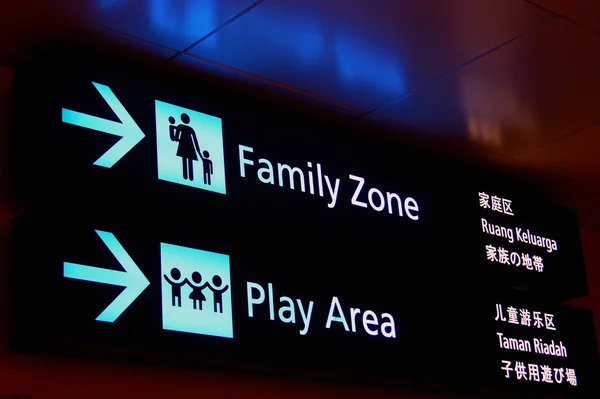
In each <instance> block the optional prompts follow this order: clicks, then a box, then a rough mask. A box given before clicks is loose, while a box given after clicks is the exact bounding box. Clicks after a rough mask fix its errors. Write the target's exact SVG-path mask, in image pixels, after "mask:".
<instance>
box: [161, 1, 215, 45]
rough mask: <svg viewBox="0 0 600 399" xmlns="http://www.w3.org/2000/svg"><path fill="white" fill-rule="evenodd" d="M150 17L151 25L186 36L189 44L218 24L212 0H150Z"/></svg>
mask: <svg viewBox="0 0 600 399" xmlns="http://www.w3.org/2000/svg"><path fill="white" fill-rule="evenodd" d="M150 18H151V24H152V26H154V27H155V28H157V29H159V30H161V31H163V32H168V33H171V34H176V35H177V36H184V37H187V40H189V44H192V43H193V42H194V41H195V40H198V39H200V37H202V36H203V35H206V34H207V33H209V32H210V31H212V30H213V29H215V28H216V27H217V26H218V25H219V24H218V22H217V15H216V4H215V1H214V0H187V1H184V0H182V1H173V0H151V1H150Z"/></svg>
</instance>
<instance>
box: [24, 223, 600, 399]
mask: <svg viewBox="0 0 600 399" xmlns="http://www.w3.org/2000/svg"><path fill="white" fill-rule="evenodd" d="M208 220H209V222H208V223H207V225H210V224H209V223H210V221H211V219H210V218H209V219H208ZM134 225H135V223H131V221H129V220H123V219H121V220H117V219H116V218H112V217H110V216H108V215H103V216H102V217H98V219H97V220H96V221H93V222H90V223H87V222H82V221H81V218H79V220H78V221H73V220H70V219H67V218H65V217H62V216H58V215H56V216H53V217H49V216H42V215H36V214H31V215H29V216H24V217H21V218H20V219H17V220H16V221H15V229H14V239H15V244H16V245H15V252H14V254H15V260H16V268H15V270H16V272H15V276H14V277H15V279H14V287H19V289H17V290H16V292H15V295H14V299H15V301H16V303H17V304H18V306H17V307H18V309H19V312H17V313H16V314H15V320H14V328H15V330H14V331H13V337H14V342H13V343H14V345H15V347H16V348H18V349H23V350H30V351H31V350H34V351H51V352H56V351H59V353H65V352H67V353H71V354H74V355H82V354H83V355H94V356H98V355H101V356H106V357H109V358H117V359H122V358H127V359H137V360H139V359H142V360H145V361H158V362H161V363H162V362H167V363H168V364H170V363H176V364H178V365H180V366H181V365H184V366H189V367H197V368H208V369H234V370H243V371H261V372H265V371H267V372H275V371H276V372H277V373H284V374H289V375H295V376H298V375H299V376H304V377H310V378H335V379H340V380H341V381H345V380H349V379H350V380H352V381H354V382H378V383H385V384H403V383H407V382H408V381H411V382H412V383H415V381H416V382H419V381H434V382H446V383H448V384H450V383H451V384H452V385H453V386H454V387H456V388H465V389H468V390H477V389H480V388H483V387H489V386H495V387H499V388H508V389H517V390H520V391H524V392H545V393H561V394H565V395H567V396H586V395H588V394H591V393H593V392H594V389H595V382H594V381H595V375H596V373H597V371H598V368H597V348H596V346H595V336H594V329H593V321H592V317H591V314H590V312H588V311H583V310H580V309H572V308H565V307H558V306H551V305H548V304H545V303H539V302H535V301H531V300H530V299H526V298H522V297H519V296H516V295H514V294H513V295H507V294H502V293H498V292H493V291H486V290H485V289H483V288H484V287H476V288H474V289H469V290H468V291H467V290H459V289H450V288H449V287H445V286H444V285H443V284H441V283H438V284H435V292H434V293H428V292H427V291H425V290H423V287H420V286H418V285H416V284H414V282H413V281H412V280H410V279H406V278H405V277H404V276H405V274H404V273H402V272H400V271H393V270H390V271H386V272H385V274H384V271H383V270H381V269H378V268H376V267H373V266H370V264H369V260H368V259H366V258H364V259H357V260H356V261H357V262H361V263H362V262H364V265H365V266H364V268H358V267H353V268H344V267H341V266H340V265H339V264H337V262H339V260H338V259H336V258H335V257H333V256H324V257H323V258H322V259H321V260H320V261H315V259H314V258H313V256H314V254H313V253H310V252H305V253H303V252H301V251H297V250H296V249H295V248H296V246H295V244H294V243H291V242H289V241H288V240H287V239H286V238H285V237H281V236H280V235H279V234H278V233H277V232H276V231H273V233H271V234H269V235H264V236H263V239H265V240H266V242H268V243H269V245H268V248H267V250H265V249H260V248H253V247H251V246H245V245H239V244H236V243H239V242H243V241H245V239H244V236H245V232H244V231H243V229H240V231H231V230H228V231H212V232H210V231H205V230H206V229H204V230H203V229H200V231H198V232H197V233H196V234H194V231H195V230H194V229H190V228H189V227H186V228H183V229H181V230H180V231H169V229H168V228H167V227H166V226H165V225H162V224H157V223H149V224H145V225H137V226H136V227H135V228H132V227H131V226H134ZM222 235H228V236H229V240H223V236H222ZM316 245H317V246H318V247H319V249H320V250H321V251H323V253H324V254H326V253H327V252H326V247H327V245H328V243H327V242H322V243H321V244H316ZM225 254H228V255H225ZM342 259H343V258H342ZM328 265H332V266H329V267H328ZM173 270H178V272H175V273H174V272H173ZM215 276H218V279H216V278H215ZM178 281H182V282H183V284H182V285H180V286H179V288H175V287H176V286H177V285H176V284H173V283H177V282H178ZM123 287H125V289H123ZM198 287H200V288H198ZM202 287H203V288H202Z"/></svg>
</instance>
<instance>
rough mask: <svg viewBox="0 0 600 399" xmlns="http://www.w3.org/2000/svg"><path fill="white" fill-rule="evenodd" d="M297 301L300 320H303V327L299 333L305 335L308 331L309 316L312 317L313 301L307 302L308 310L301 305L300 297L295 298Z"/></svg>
mask: <svg viewBox="0 0 600 399" xmlns="http://www.w3.org/2000/svg"><path fill="white" fill-rule="evenodd" d="M296 302H297V303H298V309H299V310H300V316H302V321H303V322H304V327H303V328H302V330H300V335H306V333H307V332H308V328H309V327H310V318H311V317H312V310H313V305H314V303H313V301H310V302H309V303H308V311H305V310H304V306H302V301H300V299H296Z"/></svg>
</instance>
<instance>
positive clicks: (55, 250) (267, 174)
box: [13, 65, 597, 395]
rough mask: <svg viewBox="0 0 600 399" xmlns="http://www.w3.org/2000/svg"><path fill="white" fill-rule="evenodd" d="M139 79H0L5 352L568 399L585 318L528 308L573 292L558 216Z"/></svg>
mask: <svg viewBox="0 0 600 399" xmlns="http://www.w3.org/2000/svg"><path fill="white" fill-rule="evenodd" d="M161 83H162V84H161ZM161 83H157V82H150V81H146V80H143V79H138V80H137V81H133V80H129V79H123V78H119V77H118V76H115V75H113V74H109V73H107V72H106V71H104V70H102V68H95V69H94V68H91V69H89V70H87V71H86V72H85V74H82V73H80V72H79V71H78V68H75V69H73V68H70V67H69V66H64V65H60V66H59V67H56V68H54V67H48V66H44V67H41V68H39V69H33V70H28V71H22V72H21V73H19V74H17V77H16V82H15V92H16V95H17V98H16V100H17V102H16V109H17V114H16V121H17V123H15V125H16V135H15V151H14V153H15V157H16V161H17V163H16V165H15V172H16V176H15V181H16V182H17V183H18V187H17V192H18V194H19V196H20V197H19V198H20V199H21V200H24V201H25V202H26V203H27V205H28V208H29V209H30V210H31V212H30V213H29V215H26V216H24V217H23V218H22V220H20V221H16V222H15V234H14V236H15V237H14V240H15V258H14V259H15V265H16V267H15V269H16V273H15V282H14V287H16V291H17V293H16V294H15V297H16V298H17V299H16V300H15V302H14V303H15V316H16V319H15V333H14V334H13V336H14V338H15V347H18V348H21V349H26V348H29V349H45V350H58V351H65V350H71V351H73V352H75V353H90V354H99V353H101V354H106V355H110V354H114V356H115V357H122V356H126V355H130V356H131V357H134V358H140V357H141V358H143V359H157V360H168V361H174V362H176V363H178V364H187V365H191V366H194V367H207V368H214V367H236V368H242V369H258V370H264V369H266V368H269V367H271V368H274V369H276V370H277V372H285V371H288V373H290V374H293V375H298V374H300V375H306V374H309V375H313V376H328V377H330V376H332V375H335V374H339V375H340V376H343V377H344V378H348V377H349V376H350V377H351V376H359V378H358V379H359V380H363V379H364V380H367V379H369V378H373V379H381V378H384V379H387V380H388V381H394V382H398V381H399V380H402V379H405V380H407V379H411V378H412V379H423V380H436V381H451V382H453V383H460V382H462V383H463V385H466V386H468V385H469V384H471V383H473V381H477V384H479V385H489V386H508V387H510V386H515V387H517V388H520V389H524V390H528V389H531V390H532V391H536V390H541V391H542V392H565V393H567V394H574V395H577V394H586V393H588V392H589V391H590V389H591V385H592V380H593V379H592V378H590V375H591V374H592V373H593V372H594V370H595V367H596V366H595V358H596V356H597V349H596V348H595V342H594V334H593V327H592V325H591V323H590V317H589V314H587V313H586V312H583V311H578V310H575V309H568V310H563V309H562V308H560V309H559V308H555V307H553V306H548V304H547V300H552V301H557V300H559V299H563V298H568V297H573V296H579V295H584V294H585V293H587V286H586V279H585V273H584V268H583V261H582V255H581V248H580V242H579V237H578V226H577V219H576V217H575V214H574V213H573V212H572V211H570V210H568V209H565V208H562V207H558V206H554V205H550V204H545V203H541V202H538V201H529V200H526V199H524V198H522V197H521V196H519V195H518V191H519V190H518V189H517V188H515V187H513V188H511V187H510V184H507V183H505V182H503V181H502V180H501V179H498V178H494V177H491V176H486V175H485V174H483V173H480V171H472V170H470V169H469V168H467V167H464V166H461V165H455V164H449V163H445V162H443V161H441V160H437V159H434V158H432V157H427V156H426V155H424V154H421V153H417V152H415V151H413V150H408V149H406V148H396V147H395V146H392V145H386V144H382V142H381V141H377V140H375V139H372V138H366V137H365V136H364V134H362V135H361V134H360V133H361V132H356V131H352V130H346V129H344V130H343V131H341V129H340V127H339V126H333V125H328V124H327V123H323V122H322V121H316V120H312V119H309V118H306V117H304V116H303V115H298V114H295V113H292V112H286V111H283V110H281V109H273V108H264V107H262V106H261V105H260V104H254V103H252V102H249V101H247V100H243V99H235V98H231V97H228V96H226V95H223V94H222V93H216V92H213V91H210V92H209V91H208V90H206V91H205V90H203V88H202V87H200V88H199V89H197V90H193V89H189V88H188V89H186V90H181V89H180V88H176V87H172V86H171V85H169V84H167V83H168V82H167V83H166V82H165V81H162V82H161ZM217 99H218V101H217ZM23 287H26V288H24V289H23ZM515 288H516V289H518V290H517V291H516V292H521V293H524V294H535V295H536V296H537V297H539V298H543V299H545V300H544V301H542V302H540V305H536V304H535V303H532V301H531V298H530V297H529V298H528V297H525V298H517V297H516V296H515V295H516V293H515V292H513V293H512V294H510V295H508V294H506V293H504V292H505V291H506V290H507V289H510V290H513V289H515ZM507 298H508V299H507ZM513 301H514V302H513ZM40 304H43V306H41V305H40ZM514 310H516V311H517V317H518V323H519V324H518V325H517V324H515V323H514V321H515V319H514ZM521 311H523V315H521ZM525 311H528V312H529V313H530V316H529V317H530V318H531V323H534V322H537V323H538V324H532V326H533V327H531V326H527V325H526V324H521V323H522V320H527V318H526V316H525V314H527V313H526V312H525ZM494 312H496V314H495V316H496V318H497V319H498V320H495V318H494ZM534 314H535V315H537V316H536V317H535V318H534ZM509 315H510V317H511V318H510V320H511V322H508V320H509V319H508V317H509ZM547 316H548V317H549V316H552V317H549V318H546V317H547ZM520 317H521V318H520ZM540 317H541V319H540V320H542V324H539V323H540V322H539V320H538V319H539V318H540ZM503 318H506V320H507V321H506V322H504V320H503ZM554 321H555V322H556V323H555V324H552V323H553V322H554ZM502 323H504V324H502ZM523 323H525V322H523ZM553 326H554V327H556V330H553V329H552V328H551V327H553ZM517 327H519V328H517ZM526 327H529V329H527V328H526ZM547 327H548V328H547ZM499 334H500V335H499ZM503 338H506V339H507V341H506V342H508V344H506V345H504V342H505V341H504V340H503ZM536 340H538V341H536ZM525 341H527V342H529V345H530V346H531V351H527V350H521V349H519V348H525V349H526V348H527V347H528V345H527V342H525ZM515 342H516V343H515ZM549 342H550V343H551V342H554V344H553V345H554V346H552V348H554V354H552V353H549V352H548V354H547V353H543V352H544V351H545V350H546V349H544V348H546V347H545V346H544V345H543V343H549ZM559 342H561V343H562V344H560V343H559ZM515 345H516V346H515ZM562 347H564V348H567V349H565V350H566V351H568V356H557V355H556V353H557V351H558V352H560V353H561V354H562V353H563V352H562V349H560V350H559V349H557V348H562ZM515 348H517V349H515ZM536 348H542V349H540V351H541V353H539V352H536V350H537V349H536ZM548 351H550V349H548ZM517 363H519V365H517ZM521 363H522V364H523V367H525V369H526V370H525V371H526V372H527V374H524V371H523V367H521ZM542 366H543V367H542ZM536 367H537V370H538V374H539V381H537V380H536V378H537V377H535V375H536V374H535V370H536ZM548 369H550V370H551V372H552V373H553V374H552V378H554V379H553V380H552V382H550V380H549V377H548ZM561 369H562V371H561ZM465 370H468V372H466V371H465ZM517 370H518V373H519V374H518V375H519V377H517ZM542 370H543V372H542ZM465 373H467V374H468V375H469V377H468V378H465V377H464V375H465ZM542 375H543V376H544V378H542ZM401 377H402V378H401ZM525 377H527V378H525ZM351 378H352V377H351ZM355 379H356V378H355Z"/></svg>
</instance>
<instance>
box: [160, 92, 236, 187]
mask: <svg viewBox="0 0 600 399" xmlns="http://www.w3.org/2000/svg"><path fill="white" fill-rule="evenodd" d="M182 114H187V115H188V116H189V118H190V122H189V124H188V126H190V127H191V128H192V129H193V130H194V132H195V134H196V136H197V139H198V144H199V147H200V150H201V152H203V151H205V150H206V151H208V152H209V159H210V160H211V162H212V172H213V173H212V175H211V181H210V184H208V183H205V182H204V163H203V162H202V159H201V157H200V156H199V155H198V156H197V158H198V159H197V160H196V161H193V162H192V168H193V173H194V179H193V180H191V179H188V178H184V175H183V173H182V172H183V171H182V158H181V157H179V156H178V155H177V152H178V145H179V143H178V142H177V141H172V140H171V138H170V131H169V128H170V126H171V124H170V122H169V118H170V117H173V118H174V119H175V120H176V122H175V124H181V123H182V121H181V115H182ZM156 146H157V159H158V178H159V179H160V180H164V181H169V182H172V183H177V184H183V185H186V186H190V187H196V188H200V189H203V190H208V191H213V192H216V193H220V194H225V191H226V190H225V155H224V151H223V133H222V126H221V119H220V118H217V117H214V116H210V115H206V114H203V113H200V112H197V111H193V110H190V109H187V108H182V107H179V106H176V105H171V104H168V103H165V102H162V101H158V100H157V101H156Z"/></svg>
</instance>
